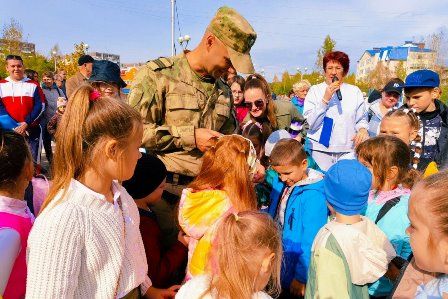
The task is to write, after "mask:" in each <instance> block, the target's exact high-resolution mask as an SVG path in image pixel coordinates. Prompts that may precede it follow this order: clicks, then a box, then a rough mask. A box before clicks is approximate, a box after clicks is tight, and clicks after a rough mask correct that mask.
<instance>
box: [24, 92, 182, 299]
mask: <svg viewBox="0 0 448 299" xmlns="http://www.w3.org/2000/svg"><path fill="white" fill-rule="evenodd" d="M142 135H143V128H142V121H141V117H140V115H139V113H138V112H137V111H136V110H134V109H132V108H131V107H130V106H128V105H127V104H126V103H124V102H122V101H120V100H118V99H114V98H111V97H105V96H104V97H103V96H101V94H100V93H99V92H98V91H96V90H94V89H93V88H92V87H90V86H87V85H85V86H82V87H80V88H79V89H78V90H77V91H76V92H75V93H74V94H73V96H72V97H71V99H70V101H69V103H68V105H67V109H66V112H65V113H64V115H63V117H62V119H61V122H60V124H59V126H58V130H57V132H56V140H57V145H56V152H55V156H54V169H53V183H52V185H51V188H50V192H49V195H48V197H47V198H46V200H45V202H44V204H43V206H42V209H41V213H40V215H39V217H38V218H37V219H36V221H35V225H34V226H33V229H32V230H31V233H30V235H29V238H28V248H27V254H28V255H27V256H28V258H27V262H28V263H27V265H28V279H27V286H26V297H27V298H123V297H125V298H140V297H141V295H146V296H147V297H149V298H160V297H162V296H165V297H174V295H175V291H174V288H171V289H168V290H161V289H156V288H154V287H152V286H151V280H150V279H149V277H148V276H147V272H148V266H147V262H146V256H145V251H144V247H143V243H142V238H141V235H140V232H139V222H140V220H139V214H138V209H137V206H136V204H135V202H134V200H133V199H132V198H131V197H130V196H129V194H128V193H127V192H126V190H125V189H124V188H123V187H122V186H121V185H120V184H119V183H118V182H120V181H124V180H128V179H130V178H131V177H132V175H133V173H134V169H135V166H136V163H137V160H138V159H139V158H140V156H141V154H140V152H139V147H140V144H141V141H142Z"/></svg>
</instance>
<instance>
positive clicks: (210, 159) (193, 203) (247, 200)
mask: <svg viewBox="0 0 448 299" xmlns="http://www.w3.org/2000/svg"><path fill="white" fill-rule="evenodd" d="M256 164H257V153H256V150H255V148H254V146H253V145H252V142H251V141H250V140H249V139H246V138H244V137H242V136H239V135H228V136H223V137H221V138H219V140H218V142H217V143H216V145H215V146H213V147H212V148H211V149H210V150H208V151H207V152H206V153H205V155H204V157H203V162H202V167H201V170H200V172H199V174H198V176H197V177H196V178H195V180H194V181H193V182H192V183H191V184H190V185H189V186H188V188H187V189H184V190H183V192H182V196H181V199H180V204H179V215H178V219H179V224H180V226H181V228H182V230H183V231H184V232H185V233H186V234H187V235H188V236H189V237H190V240H189V245H188V266H187V278H190V277H191V276H195V275H201V274H204V273H205V271H206V265H207V263H208V254H209V251H210V247H211V241H212V239H213V229H212V228H213V227H214V226H215V225H217V223H218V221H219V220H220V219H221V218H222V217H224V216H226V215H227V214H229V213H233V212H243V211H250V210H256V209H257V199H256V196H255V190H254V188H253V183H252V177H253V175H254V173H255V171H256Z"/></svg>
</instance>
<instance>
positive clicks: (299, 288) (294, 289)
mask: <svg viewBox="0 0 448 299" xmlns="http://www.w3.org/2000/svg"><path fill="white" fill-rule="evenodd" d="M289 293H291V295H293V296H296V297H303V296H305V285H304V284H303V283H301V282H300V281H298V280H296V279H293V280H292V281H291V284H290V286H289Z"/></svg>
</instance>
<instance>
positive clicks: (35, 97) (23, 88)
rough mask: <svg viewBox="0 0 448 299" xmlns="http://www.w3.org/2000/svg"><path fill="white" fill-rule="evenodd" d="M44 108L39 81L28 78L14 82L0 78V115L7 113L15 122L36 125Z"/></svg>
mask: <svg viewBox="0 0 448 299" xmlns="http://www.w3.org/2000/svg"><path fill="white" fill-rule="evenodd" d="M44 110H45V96H44V93H43V92H42V89H41V88H40V86H39V83H37V82H36V81H32V80H30V79H28V78H26V77H25V78H23V79H22V80H20V81H18V82H16V81H13V80H12V79H11V78H10V77H8V78H6V79H4V80H0V116H2V115H5V114H7V115H9V116H10V117H11V118H12V119H14V120H15V121H16V122H18V123H20V122H26V123H27V124H28V125H30V126H36V125H38V123H39V118H40V117H41V116H42V114H43V112H44Z"/></svg>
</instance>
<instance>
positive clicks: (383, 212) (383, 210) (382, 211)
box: [375, 196, 401, 224]
mask: <svg viewBox="0 0 448 299" xmlns="http://www.w3.org/2000/svg"><path fill="white" fill-rule="evenodd" d="M400 199H401V198H400V196H397V197H395V198H392V199H391V200H388V201H387V202H386V203H385V204H384V205H383V206H382V207H381V209H380V211H379V212H378V216H376V220H375V224H377V223H378V221H380V220H381V218H383V217H384V216H385V215H386V214H387V212H389V211H390V209H392V208H393V207H394V206H395V205H396V204H397V203H399V202H400Z"/></svg>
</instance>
